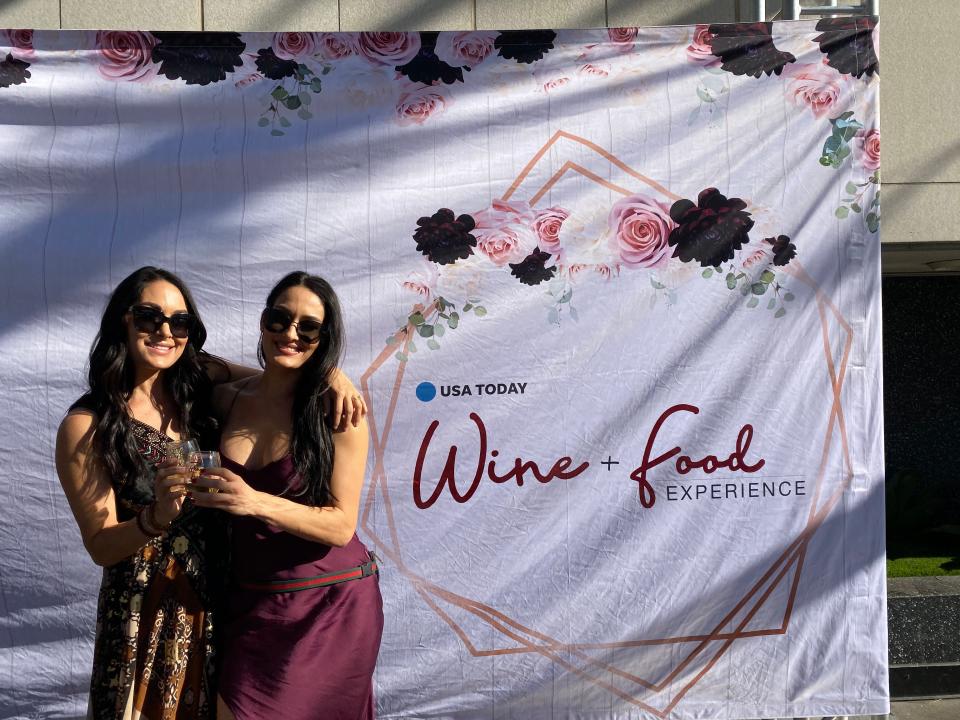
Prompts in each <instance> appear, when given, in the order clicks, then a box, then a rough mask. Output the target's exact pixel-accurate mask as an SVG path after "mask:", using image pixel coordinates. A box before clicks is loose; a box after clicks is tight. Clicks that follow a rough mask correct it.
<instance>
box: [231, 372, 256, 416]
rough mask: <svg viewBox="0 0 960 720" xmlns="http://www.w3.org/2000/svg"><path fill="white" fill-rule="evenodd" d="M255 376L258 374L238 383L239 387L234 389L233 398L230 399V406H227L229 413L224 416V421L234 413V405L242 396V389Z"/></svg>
mask: <svg viewBox="0 0 960 720" xmlns="http://www.w3.org/2000/svg"><path fill="white" fill-rule="evenodd" d="M255 377H256V375H251V376H250V377H248V378H246V379H245V380H244V381H243V382H242V383H240V384H239V385H237V389H236V390H234V391H233V398H232V399H231V400H230V407H228V408H227V414H226V415H224V416H223V420H224V422H226V420H227V418H229V417H230V415H231V414H232V413H233V406H234V405H236V404H237V398H238V397H240V391H241V390H243V389H244V388H245V387H246V386H247V385H249V384H250V381H251V380H253V378H255Z"/></svg>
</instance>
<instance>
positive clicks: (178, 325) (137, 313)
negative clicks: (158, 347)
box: [130, 305, 197, 338]
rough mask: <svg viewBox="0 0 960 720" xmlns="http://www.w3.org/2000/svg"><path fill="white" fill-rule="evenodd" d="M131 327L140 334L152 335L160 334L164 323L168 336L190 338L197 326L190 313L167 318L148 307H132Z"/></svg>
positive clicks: (153, 308)
mask: <svg viewBox="0 0 960 720" xmlns="http://www.w3.org/2000/svg"><path fill="white" fill-rule="evenodd" d="M130 315H131V316H132V317H133V326H134V327H135V328H136V329H137V330H138V331H139V332H142V333H148V334H150V335H153V334H155V333H158V332H160V328H162V327H163V324H164V323H167V324H168V325H169V326H170V334H171V335H173V336H174V337H175V338H186V337H190V332H191V331H192V330H193V329H194V328H195V327H196V326H197V318H196V317H195V316H193V315H191V314H190V313H185V312H180V313H174V314H173V315H170V316H169V317H168V316H167V315H164V314H163V313H162V312H160V311H159V310H158V309H157V308H155V307H151V306H150V305H134V306H133V307H131V308H130Z"/></svg>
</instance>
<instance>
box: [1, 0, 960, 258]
mask: <svg viewBox="0 0 960 720" xmlns="http://www.w3.org/2000/svg"><path fill="white" fill-rule="evenodd" d="M821 2H826V0H817V1H816V2H814V0H811V1H810V2H806V1H805V2H803V3H802V4H804V5H807V4H820V3H821ZM840 4H856V1H855V0H841V3H840ZM752 5H753V3H751V2H749V0H272V1H269V0H0V27H4V26H6V27H34V28H108V29H121V28H122V29H144V30H172V29H183V30H204V29H205V30H330V31H332V30H361V29H364V30H373V29H381V30H428V29H432V30H454V29H471V28H492V29H511V28H523V27H598V26H604V25H608V26H617V25H668V24H687V23H696V22H734V21H736V20H740V19H743V20H748V19H751V18H750V14H749V13H750V8H751V6H752ZM767 9H768V17H770V18H772V17H773V16H774V15H775V14H776V13H777V11H778V10H779V2H778V0H768V1H767ZM881 17H882V19H883V24H882V28H883V29H882V61H881V64H882V68H883V70H882V73H883V91H882V104H883V108H882V117H883V121H882V125H883V183H884V192H883V223H884V224H883V231H882V235H883V242H884V245H885V246H888V247H890V251H889V252H885V261H886V267H887V269H888V270H891V271H894V272H902V271H907V272H910V271H918V272H922V271H925V270H926V266H925V265H923V263H924V262H927V261H930V260H936V259H946V258H953V257H960V244H958V245H956V246H955V245H954V243H960V130H958V127H960V123H958V118H960V93H958V92H957V91H958V89H960V83H958V82H957V80H956V67H955V65H956V63H955V62H953V60H952V59H950V60H949V61H948V52H949V53H950V55H951V56H952V54H953V49H954V48H955V46H956V33H955V28H956V27H960V2H956V0H883V2H882V4H881ZM917 243H920V244H919V245H918V244H917ZM894 246H895V247H894Z"/></svg>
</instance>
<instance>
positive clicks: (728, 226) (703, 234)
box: [667, 188, 753, 267]
mask: <svg viewBox="0 0 960 720" xmlns="http://www.w3.org/2000/svg"><path fill="white" fill-rule="evenodd" d="M746 207H747V204H746V203H745V202H744V201H743V200H741V199H740V198H727V197H726V196H725V195H724V194H723V193H721V192H720V191H719V190H717V189H716V188H707V189H706V190H703V191H702V192H701V193H700V195H699V197H698V198H697V203H696V205H694V204H693V202H691V201H690V200H677V202H675V203H674V204H673V206H672V207H671V208H670V217H671V218H672V219H673V221H674V222H675V223H677V227H675V228H674V229H673V230H672V231H671V232H670V237H669V238H668V239H667V242H669V243H670V245H671V247H673V246H675V247H676V249H675V250H674V251H673V257H675V258H680V260H681V261H682V262H690V261H691V260H696V261H698V262H699V263H700V265H701V266H703V267H716V266H717V265H720V264H721V263H724V262H726V261H727V260H730V259H732V258H733V254H734V252H736V251H737V250H739V249H740V248H741V247H743V245H744V244H745V243H747V242H748V241H749V237H748V236H747V233H749V232H750V229H751V228H752V227H753V218H751V217H750V213H748V212H746V211H745V208H746Z"/></svg>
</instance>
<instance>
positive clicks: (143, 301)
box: [56, 267, 352, 720]
mask: <svg viewBox="0 0 960 720" xmlns="http://www.w3.org/2000/svg"><path fill="white" fill-rule="evenodd" d="M205 340H206V329H205V328H204V325H203V323H202V322H201V320H200V316H199V314H198V312H197V307H196V304H195V303H194V301H193V298H192V296H191V294H190V291H189V290H188V289H187V287H186V285H184V283H183V281H182V280H180V279H179V278H178V277H177V276H176V275H174V274H172V273H170V272H167V271H165V270H162V269H159V268H154V267H143V268H140V269H139V270H136V271H135V272H133V273H132V274H131V275H129V276H128V277H127V278H125V279H124V280H123V281H122V282H121V283H120V284H119V285H118V286H117V287H116V289H115V290H114V291H113V294H112V295H111V297H110V299H109V301H108V303H107V307H106V309H105V311H104V313H103V317H102V319H101V322H100V331H99V333H98V335H97V338H96V340H95V341H94V344H93V348H92V350H91V352H90V359H89V373H88V380H89V390H88V392H87V393H86V394H85V395H83V397H81V398H80V399H79V400H78V401H77V402H76V403H74V405H73V406H72V407H71V408H70V410H69V412H68V414H67V416H66V418H65V419H64V420H63V422H62V423H61V425H60V429H59V432H58V434H57V450H56V462H57V473H58V475H59V477H60V482H61V484H62V485H63V489H64V492H65V493H66V496H67V499H68V501H69V503H70V507H71V510H72V511H73V514H74V517H75V518H76V521H77V524H78V526H79V528H80V533H81V535H82V537H83V543H84V546H85V547H86V549H87V551H88V552H89V554H90V557H91V558H92V559H93V560H94V562H95V563H97V564H98V565H101V566H103V568H104V570H103V580H102V584H101V587H100V596H99V602H98V607H97V634H96V640H95V645H94V663H93V673H92V677H91V686H90V703H89V710H88V716H89V717H91V718H96V720H105V719H111V718H116V719H121V718H122V719H126V718H142V719H143V720H161V719H162V720H167V719H168V718H171V719H172V718H177V719H180V718H190V719H206V718H213V717H215V712H216V703H215V700H214V698H215V695H216V687H215V684H214V683H215V678H216V671H217V662H216V658H215V637H214V632H215V629H216V617H217V604H218V602H217V601H218V585H219V584H220V583H221V582H222V579H223V578H224V577H225V574H226V567H225V564H226V562H227V553H226V551H227V546H226V541H225V533H224V530H225V526H224V523H223V517H222V515H220V514H219V513H212V512H210V511H207V510H203V509H201V508H197V507H196V506H195V505H193V504H192V503H189V502H185V487H184V475H185V473H186V472H187V470H188V469H187V468H184V467H167V466H165V465H166V464H165V463H163V460H164V458H165V456H166V454H167V445H168V443H169V442H170V441H176V440H181V439H183V438H186V437H194V438H197V439H199V441H200V444H201V446H206V447H215V446H216V444H217V442H218V440H219V428H218V423H217V421H216V420H215V419H214V416H213V414H212V412H211V404H210V403H211V393H212V388H213V382H214V381H213V380H211V376H213V377H214V379H220V380H224V379H227V377H229V376H230V375H231V374H238V373H239V374H249V373H250V372H251V371H249V370H245V369H242V368H239V367H238V366H232V365H230V364H228V363H226V362H224V361H221V360H219V359H218V358H215V357H213V356H211V355H209V354H207V353H205V352H204V351H203V345H204V342H205ZM338 382H339V381H338ZM350 387H352V386H350ZM318 422H321V421H320V420H318ZM321 424H323V423H322V422H321Z"/></svg>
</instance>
